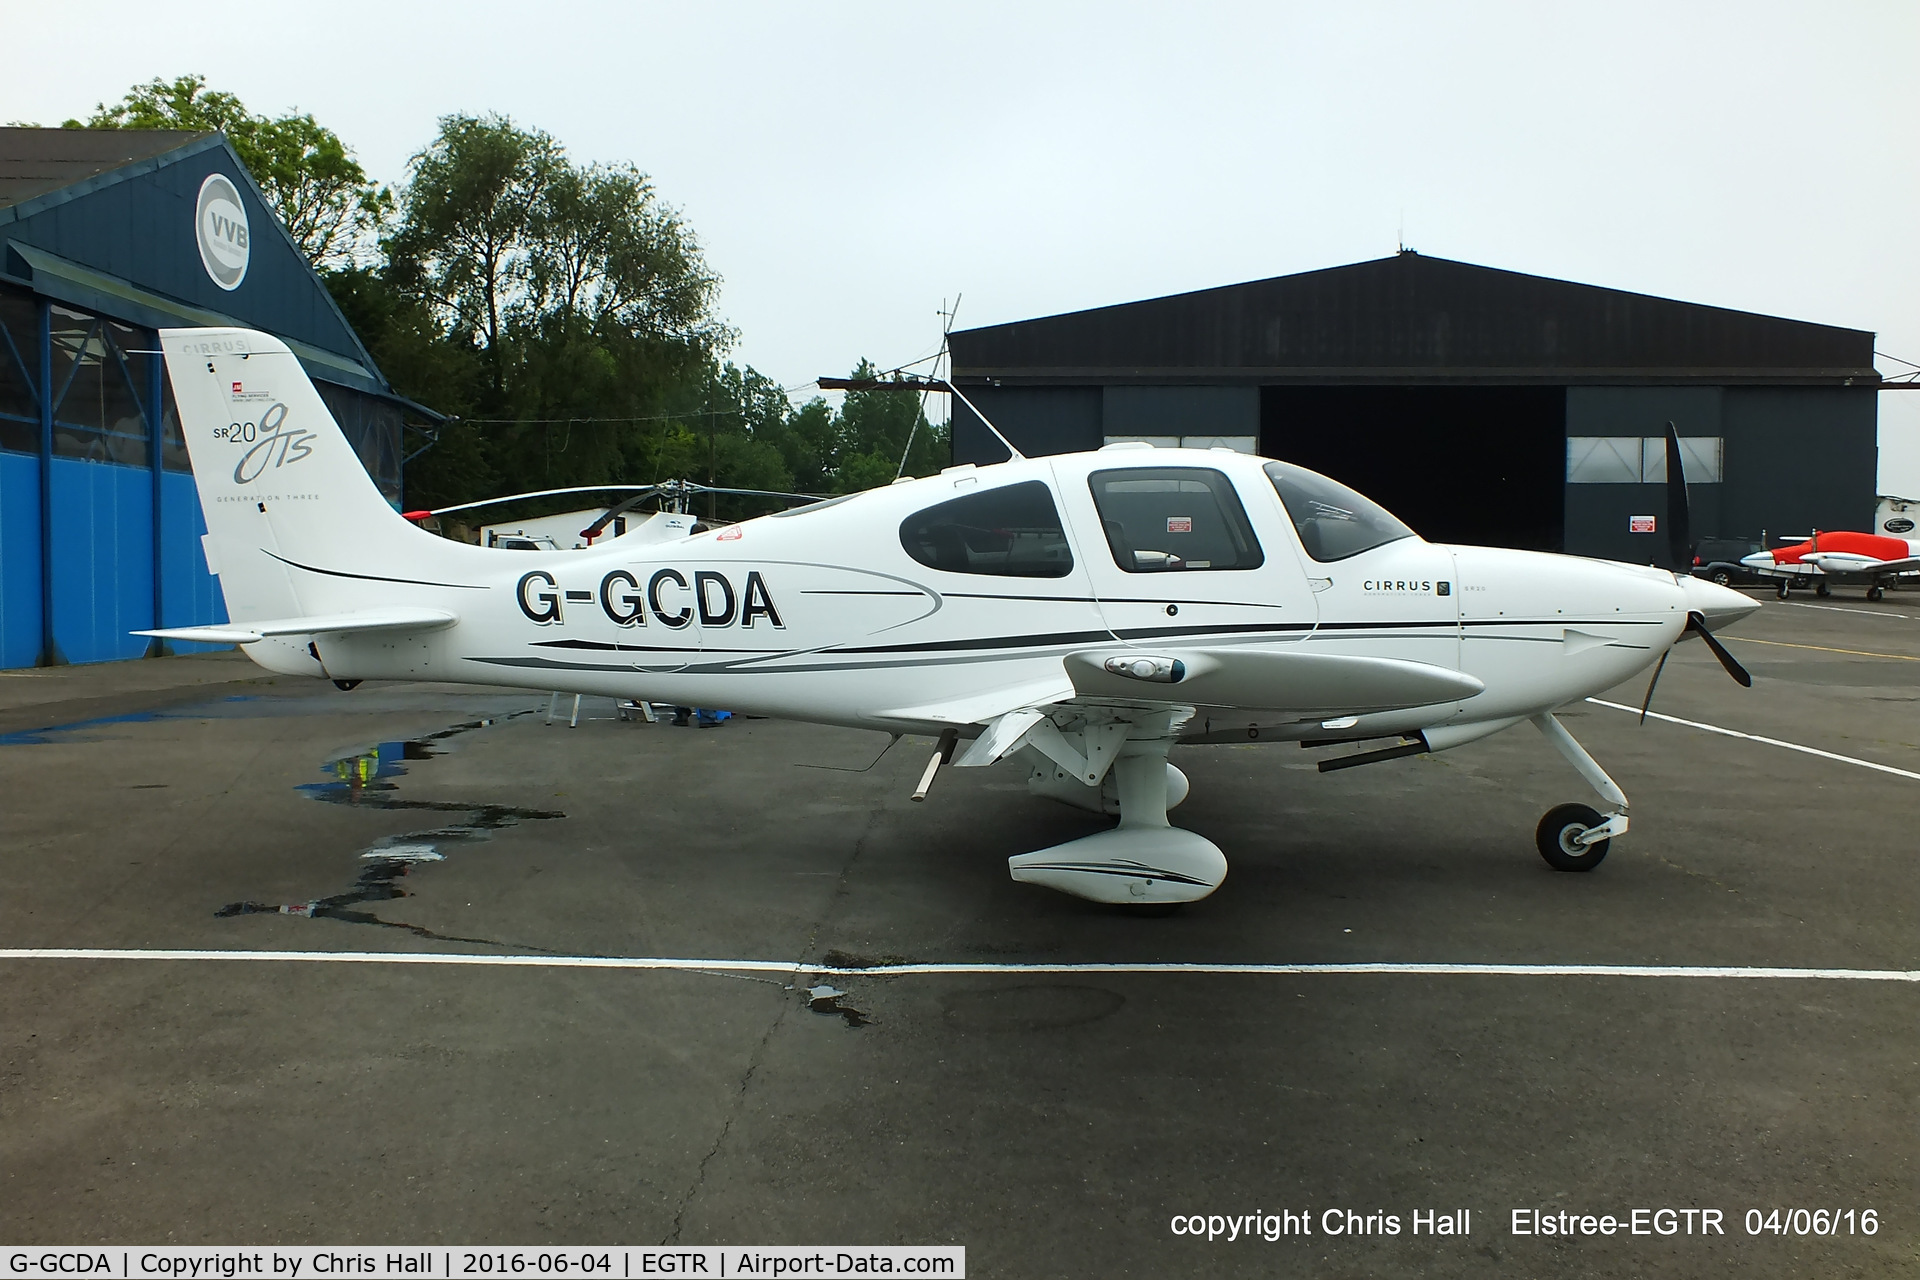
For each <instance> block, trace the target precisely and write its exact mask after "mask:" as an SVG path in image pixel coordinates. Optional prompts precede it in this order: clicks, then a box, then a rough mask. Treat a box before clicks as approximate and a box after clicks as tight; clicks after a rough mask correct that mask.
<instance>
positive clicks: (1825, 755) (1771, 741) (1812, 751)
mask: <svg viewBox="0 0 1920 1280" xmlns="http://www.w3.org/2000/svg"><path fill="white" fill-rule="evenodd" d="M1587 701H1588V702H1591V703H1592V704H1593V705H1594V706H1596V707H1612V708H1613V709H1614V710H1615V711H1625V712H1627V713H1628V714H1629V715H1636V716H1637V715H1639V714H1640V708H1638V707H1629V706H1626V705H1625V704H1623V703H1619V702H1608V701H1607V700H1606V699H1605V698H1588V699H1587ZM1647 719H1649V720H1665V721H1666V722H1667V723H1668V724H1683V725H1685V726H1687V728H1689V729H1704V730H1706V731H1707V732H1708V733H1718V734H1721V735H1723V736H1725V737H1728V738H1745V739H1746V740H1747V741H1748V742H1764V743H1766V744H1767V745H1768V746H1770V747H1782V748H1785V749H1786V750H1788V751H1798V752H1800V753H1801V754H1803V755H1809V756H1819V757H1820V758H1821V759H1822V760H1838V761H1839V762H1840V763H1841V764H1855V765H1859V766H1860V767H1861V768H1862V769H1873V770H1875V771H1876V772H1879V773H1891V774H1893V775H1894V776H1895V777H1898V778H1911V779H1913V780H1914V781H1915V782H1920V773H1914V772H1912V771H1911V770H1908V769H1896V768H1894V767H1893V766H1892V765H1890V764H1877V763H1875V762H1874V761H1872V760H1862V759H1860V758H1859V757H1858V756H1843V755H1841V754H1840V753H1839V752H1837V751H1822V750H1821V749H1820V748H1818V747H1803V746H1801V745H1800V744H1799V743H1797V742H1782V741H1781V740H1780V739H1778V738H1765V737H1762V736H1761V735H1759V734H1757V733H1742V732H1740V731H1739V730H1738V729H1723V728H1721V727H1720V726H1719V725H1717V724H1702V723H1700V721H1698V720H1682V719H1681V718H1680V717H1679V716H1668V715H1662V714H1661V713H1660V712H1658V711H1649V712H1647Z"/></svg>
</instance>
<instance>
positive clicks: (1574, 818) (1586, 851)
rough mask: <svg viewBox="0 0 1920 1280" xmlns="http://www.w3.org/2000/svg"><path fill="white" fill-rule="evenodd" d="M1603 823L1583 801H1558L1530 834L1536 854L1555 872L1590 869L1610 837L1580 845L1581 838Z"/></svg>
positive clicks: (1597, 861)
mask: <svg viewBox="0 0 1920 1280" xmlns="http://www.w3.org/2000/svg"><path fill="white" fill-rule="evenodd" d="M1604 824H1605V820H1604V819H1603V818H1601V816H1600V813H1599V811H1598V810H1597V809H1594V808H1593V807H1592V806H1590V805H1584V804H1560V805H1555V806H1554V807H1553V808H1551V809H1549V810H1547V815H1546V817H1544V818H1542V819H1540V826H1539V828H1538V829H1537V830H1536V831H1535V832H1534V833H1533V842H1534V844H1536V845H1538V846H1539V848H1540V856H1541V857H1543V858H1545V859H1546V860H1547V865H1548V866H1550V867H1552V868H1553V869H1554V870H1555V871H1591V870H1593V869H1594V868H1595V867H1597V866H1599V865H1600V863H1601V860H1602V859H1604V858H1605V857H1606V856H1607V846H1608V845H1610V844H1612V843H1613V840H1612V838H1611V837H1603V838H1601V839H1599V840H1595V841H1593V842H1592V843H1591V844H1582V843H1581V837H1583V836H1585V835H1586V834H1587V833H1588V832H1590V831H1593V830H1595V829H1596V828H1598V827H1601V826H1603V825H1604Z"/></svg>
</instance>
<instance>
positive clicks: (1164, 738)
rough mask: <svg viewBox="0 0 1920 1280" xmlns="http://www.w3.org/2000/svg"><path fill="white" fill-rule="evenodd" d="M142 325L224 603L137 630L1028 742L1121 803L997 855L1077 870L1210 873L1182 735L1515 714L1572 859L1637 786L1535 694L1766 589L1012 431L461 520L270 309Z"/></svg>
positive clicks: (1162, 886)
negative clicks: (873, 461) (652, 494)
mask: <svg viewBox="0 0 1920 1280" xmlns="http://www.w3.org/2000/svg"><path fill="white" fill-rule="evenodd" d="M161 344H162V347H163V348H164V350H165V354H166V361H167V371H168V375H169V377H170V378H171V379H172V382H173V390H174V396H175V398H176V400H177V402H178V404H179V409H180V419H181V423H182V425H183V428H184V430H185V434H186V438H187V447H188V449H189V451H190V452H191V455H192V459H193V470H194V476H195V479H196V482H197V484H198V486H199V491H200V501H201V505H202V507H203V509H204V510H205V512H206V520H207V528H208V530H209V532H208V534H207V535H206V538H205V546H206V552H207V561H208V565H209V567H210V568H211V569H212V570H213V571H214V572H215V573H217V574H218V575H219V577H220V585H221V590H222V592H223V594H224V595H225V597H226V602H227V611H228V615H229V617H230V618H231V621H230V622H228V623H226V624H223V625H219V626H209V627H184V628H174V629H168V630H162V631H147V632H141V633H139V634H142V635H153V636H160V637H163V638H170V639H178V640H192V641H206V642H212V643H230V644H238V645H240V646H242V647H243V648H244V650H245V652H246V653H247V654H248V655H249V656H250V657H251V658H252V659H253V660H254V661H255V662H257V663H259V664H260V665H261V666H263V667H265V668H267V669H268V670H271V671H276V672H283V673H288V674H297V675H310V676H315V677H319V678H323V679H329V680H332V681H333V682H334V683H335V684H337V685H339V686H341V687H342V688H351V687H352V686H353V685H354V684H356V683H358V682H359V681H361V680H368V679H403V680H422V679H424V680H443V681H462V682H470V683H473V684H482V685H515V686H521V687H525V688H529V689H539V690H555V689H557V690H562V691H565V692H576V693H588V694H600V695H606V696H613V697H622V698H634V699H648V700H655V701H661V702H669V703H675V704H678V705H682V706H708V707H729V708H733V709H736V710H739V711H745V712H751V713H754V714H758V715H763V716H772V717H782V718H786V719H792V720H803V721H811V722H815V723H822V724H833V725H845V726H850V727H854V728H860V729H875V730H880V731H882V732H886V733H891V734H896V735H897V734H926V735H932V736H937V737H938V738H939V740H940V747H939V750H938V751H937V752H936V753H935V754H934V757H933V759H932V760H930V761H929V762H928V766H927V769H926V772H925V774H924V776H923V777H922V779H921V782H920V788H919V790H918V791H917V792H916V798H919V797H921V796H924V795H925V793H926V789H927V787H928V786H929V785H930V784H931V783H932V781H933V778H934V775H935V773H936V771H937V769H938V768H939V766H940V765H941V764H942V763H943V762H951V763H953V764H955V765H958V766H960V767H977V766H983V765H990V764H993V763H994V762H996V761H999V760H1004V759H1007V758H1008V757H1017V758H1018V761H1019V763H1020V766H1021V767H1022V768H1024V769H1025V770H1026V771H1027V774H1028V782H1029V786H1030V787H1031V789H1032V790H1033V791H1034V792H1036V793H1038V794H1040V795H1044V796H1049V797H1052V798H1055V799H1060V800H1065V801H1068V802H1070V803H1073V804H1077V805H1080V806H1082V807H1084V808H1087V809H1090V810H1093V811H1095V812H1106V813H1117V814H1118V816H1119V824H1118V826H1117V827H1116V828H1115V829H1113V830H1110V831H1105V832H1101V833H1099V834H1097V835H1092V836H1088V837H1085V838H1084V839H1080V840H1074V841H1071V842H1069V843H1067V844H1063V845H1059V846H1057V847H1054V848H1050V849H1042V850H1039V851H1037V852H1033V853H1026V854H1021V855H1019V856H1017V857H1014V858H1012V859H1010V860H1009V862H1010V867H1011V870H1012V874H1013V877H1014V879H1016V880H1021V881H1026V882H1030V883H1034V884H1040V885H1045V886H1048V887H1051V888H1054V889H1058V890H1062V891H1064V892H1066V893H1070V894H1075V895H1077V896H1079V897H1083V898H1090V899H1093V900H1095V901H1100V902H1110V903H1131V904H1165V903H1176V902H1182V901H1189V900H1192V899H1197V898H1202V897H1205V896H1206V895H1207V894H1209V893H1211V892H1213V891H1214V890H1215V889H1216V888H1218V887H1219V885H1220V883H1221V881H1222V880H1223V879H1224V877H1225V875H1226V871H1227V863H1226V859H1225V858H1224V857H1223V856H1222V854H1221V852H1220V850H1219V849H1218V848H1217V847H1216V846H1215V845H1214V844H1213V843H1212V842H1211V841H1209V840H1206V839H1204V838H1203V837H1201V836H1199V835H1197V834H1195V833H1193V832H1191V831H1184V830H1180V829H1178V828H1175V827H1172V826H1170V825H1169V824H1168V822H1167V810H1168V809H1169V808H1170V807H1172V806H1174V805H1177V804H1178V803H1180V801H1181V800H1183V799H1184V798H1185V796H1186V794H1187V781H1186V778H1185V777H1184V776H1183V775H1182V774H1181V772H1180V770H1179V769H1177V768H1175V767H1174V766H1173V765H1171V764H1169V763H1168V760H1167V754H1168V749H1169V748H1170V747H1172V746H1173V745H1174V744H1175V743H1176V742H1186V743H1193V742H1247V741H1261V742H1296V741H1298V742H1306V743H1309V744H1336V743H1359V742H1369V741H1372V742H1379V741H1380V740H1389V741H1390V742H1391V743H1392V745H1388V746H1385V747H1384V748H1380V749H1375V750H1368V751H1362V752H1359V753H1358V754H1352V755H1346V756H1342V757H1339V758H1336V759H1331V760H1323V761H1321V768H1322V769H1328V768H1342V767H1347V766H1351V765H1356V764H1366V763H1372V762H1374V761H1379V760H1386V759H1392V758H1395V757H1399V756H1406V755H1412V754H1416V753H1419V752H1426V751H1444V750H1447V749H1449V748H1451V747H1457V746H1459V745H1461V744H1462V743H1467V742H1473V741H1475V740H1477V739H1480V738H1484V737H1486V736H1488V735H1489V734H1493V733H1498V732H1500V731H1501V730H1503V729H1507V728H1510V727H1512V726H1514V725H1517V724H1520V723H1521V722H1523V721H1531V722H1532V723H1533V724H1534V726H1535V727H1537V728H1538V729H1539V730H1540V732H1541V733H1542V734H1544V735H1545V736H1546V738H1547V740H1548V741H1549V742H1551V743H1552V744H1553V745H1554V747H1555V748H1556V749H1557V750H1558V751H1559V752H1560V753H1561V754H1562V755H1563V756H1565V757H1566V759H1567V760H1568V761H1569V762H1570V763H1571V764H1572V765H1573V767H1574V768H1575V769H1576V770H1577V771H1578V772H1579V773H1580V775H1581V776H1582V777H1583V778H1585V779H1586V780H1587V782H1588V783H1590V784H1591V785H1592V787H1593V788H1594V790H1595V791H1597V792H1598V793H1599V794H1600V796H1601V797H1602V798H1603V800H1604V801H1605V803H1606V806H1607V812H1606V814H1605V815H1604V816H1603V815H1602V814H1601V813H1599V812H1597V811H1596V810H1594V809H1593V808H1591V807H1590V806H1587V805H1584V804H1563V805H1559V806H1557V807H1555V808H1554V809H1552V810H1550V811H1549V812H1548V813H1547V815H1546V817H1545V818H1544V819H1543V820H1542V821H1541V823H1540V826H1539V830H1538V832H1537V833H1536V840H1537V844H1538V846H1539V849H1540V852H1541V853H1542V855H1543V856H1544V857H1545V858H1546V859H1547V861H1548V862H1549V863H1551V864H1552V865H1553V866H1555V867H1557V868H1559V869H1561V870H1568V871H1583V870H1589V869H1591V868H1592V867H1594V866H1595V865H1597V864H1598V863H1599V862H1600V860H1601V859H1602V858H1603V857H1604V856H1605V855H1606V852H1607V848H1608V845H1609V842H1610V841H1611V839H1612V838H1613V837H1615V836H1618V835H1621V834H1622V833H1624V832H1625V831H1626V830H1627V798H1626V796H1625V795H1624V794H1623V793H1622V792H1621V790H1620V788H1619V787H1618V786H1617V785H1615V783H1614V781H1613V780H1612V779H1611V778H1609V777H1608V776H1607V774H1606V773H1605V771H1604V770H1602V769H1601V767H1600V766H1599V765H1598V764H1597V763H1595V762H1594V760H1593V758H1592V757H1591V756H1589V755H1588V754H1587V753H1586V751H1584V750H1583V749H1582V748H1581V747H1580V745H1579V744H1578V743H1576V742H1575V741H1574V740H1573V738H1572V737H1571V736H1570V735H1569V734H1568V733H1567V731H1566V729H1565V728H1564V727H1562V726H1561V724H1560V723H1559V721H1558V720H1556V719H1555V718H1554V715H1553V712H1554V709H1555V708H1557V707H1559V706H1561V705H1563V704H1565V703H1567V702H1570V701H1573V700H1575V699H1578V698H1581V697H1583V696H1585V695H1588V694H1593V693H1598V692H1600V691H1601V690H1604V689H1608V688H1611V687H1612V686H1614V685H1616V684H1618V683H1620V682H1621V681H1622V680H1625V679H1627V678H1628V677H1630V676H1632V675H1634V674H1635V673H1636V672H1639V671H1642V670H1644V669H1646V668H1647V667H1648V666H1650V665H1651V664H1652V663H1653V662H1654V661H1655V660H1656V659H1660V660H1662V661H1663V662H1664V658H1665V656H1666V654H1667V652H1668V651H1669V650H1670V649H1671V648H1672V647H1673V646H1674V645H1675V644H1677V643H1678V642H1679V641H1681V640H1682V639H1683V638H1685V637H1686V636H1688V635H1696V634H1697V635H1700V636H1701V637H1702V638H1703V639H1704V640H1705V641H1706V642H1707V644H1708V645H1709V646H1710V647H1711V648H1712V649H1713V650H1714V652H1715V653H1716V655H1718V656H1719V657H1720V660H1721V662H1722V663H1723V664H1724V665H1725V666H1726V667H1727V669H1728V670H1729V671H1730V672H1732V673H1734V674H1735V677H1736V678H1737V679H1741V680H1742V681H1743V682H1746V673H1745V672H1744V671H1741V670H1740V668H1739V665H1738V664H1737V663H1736V662H1734V660H1733V658H1732V656H1731V655H1729V654H1727V652H1726V651H1725V649H1724V648H1723V647H1722V646H1721V645H1720V644H1719V643H1718V642H1717V641H1715V640H1714V639H1713V637H1712V636H1711V634H1709V633H1710V630H1711V629H1712V628H1713V627H1716V626H1720V625H1724V624H1726V623H1730V622H1733V621H1736V620H1738V619H1739V618H1742V617H1744V616H1745V615H1747V614H1749V613H1751V612H1752V611H1753V610H1755V609H1756V608H1758V607H1759V606H1758V604H1757V603H1756V602H1755V601H1753V600H1750V599H1748V598H1747V597H1745V596H1743V595H1740V594H1738V593H1737V592H1733V591H1729V590H1727V589H1725V588H1723V587H1718V586H1715V585H1714V584H1712V583H1710V582H1705V581H1701V580H1698V579H1694V578H1691V577H1686V576H1681V577H1676V576H1675V575H1674V574H1673V573H1670V572H1667V571H1665V570H1659V569H1653V568H1645V567H1639V566H1633V565H1625V564H1616V563H1611V562H1606V561H1597V560H1586V559H1579V558H1576V557H1571V556H1561V555H1549V554H1545V553H1537V552H1526V551H1512V550H1504V549H1496V548H1488V547H1457V546H1439V545H1434V544H1432V543H1428V542H1425V541H1423V540H1421V539H1420V538H1419V537H1417V536H1415V535H1414V534H1413V532H1412V531H1411V530H1409V529H1408V528H1407V527H1406V526H1405V525H1403V524H1401V523H1400V522H1399V521H1398V520H1396V519H1395V518H1394V517H1393V516H1391V515H1390V514H1388V513H1387V512H1386V511H1384V510H1382V509H1381V508H1380V507H1378V506H1376V505H1375V504H1374V503H1372V502H1370V501H1368V500H1367V499H1365V498H1363V497H1361V496H1360V495H1359V494H1356V493H1354V492H1352V491H1351V490H1349V489H1347V488H1345V487H1344V486H1342V485H1339V484H1337V483H1335V482H1334V481H1332V480H1329V479H1327V478H1326V477H1324V476H1320V475H1317V474H1315V473H1313V472H1311V471H1307V470H1304V469H1302V468H1300V467H1296V466H1292V465H1290V464H1288V463H1285V462H1271V461H1266V460H1263V459H1260V458H1255V457H1250V456H1247V455H1243V454H1238V453H1233V452H1229V451H1225V450H1212V451H1207V450H1187V449H1154V448H1151V447H1148V446H1131V447H1129V446H1109V447H1108V448H1106V449H1102V450H1100V451H1098V452H1093V453H1079V454H1068V455H1063V456H1056V457H1046V458H1032V459H1029V458H1023V457H1021V456H1020V455H1019V454H1018V453H1017V451H1014V450H1012V447H1011V446H1008V448H1009V452H1011V453H1013V459H1012V460H1011V461H1009V462H1006V463H1002V464H998V465H993V466H983V467H976V466H971V465H967V466H958V467H951V468H948V469H947V470H946V471H943V472H942V473H940V474H939V475H937V476H929V477H926V478H924V479H914V480H904V481H899V482H896V483H895V484H893V485H892V486H890V487H887V488H882V489H874V490H869V491H868V492H865V493H859V494H853V495H850V496H847V497H839V498H833V499H830V500H827V501H823V502H818V503H815V504H813V505H811V506H805V507H800V508H796V509H794V510H790V511H784V512H780V513H778V514H775V515H771V516H765V517H762V518H759V519H755V520H748V521H745V522H743V523H741V524H736V525H731V526H728V527H726V528H724V529H719V530H715V531H712V532H706V533H701V534H698V535H696V536H692V537H687V538H684V539H680V540H676V541H669V542H662V543H652V544H648V545H628V542H627V540H624V539H623V540H618V541H616V542H614V543H613V544H612V545H610V546H605V547H594V548H586V549H581V550H573V551H517V552H512V553H507V552H501V551H495V550H488V549H485V548H481V547H474V546H469V545H466V544H464V543H459V542H452V541H448V540H446V539H442V538H438V537H435V536H433V535H431V534H429V533H426V532H424V531H422V530H420V529H417V528H415V527H414V526H412V525H410V524H409V523H407V521H406V520H404V519H403V518H402V517H401V516H400V515H399V514H398V513H396V512H395V511H394V510H393V509H392V508H391V507H389V506H388V505H387V503H386V502H385V501H384V500H383V499H382V498H381V496H380V494H379V492H378V491H377V490H376V489H375V488H374V485H373V482H372V480H371V479H370V478H369V477H368V476H367V474H366V472H365V470H364V469H363V468H362V466H361V465H360V463H359V461H358V459H356V458H355V456H354V454H353V452H352V450H351V449H350V448H349V447H348V445H347V443H346V440H345V438H344V437H343V436H342V435H341V434H340V431H339V429H338V428H337V427H336V426H335V424H334V422H333V419H332V418H331V417H330V416H329V414H328V412H327V409H326V407H325V405H324V404H323V403H322V402H321V400H320V397H319V396H318V394H316V392H315V391H314V389H313V386H312V384H311V383H310V382H309V381H308V380H307V377H306V375H305V373H304V372H303V371H302V370H301V368H300V365H299V363H298V362H297V361H296V360H295V358H294V357H293V356H292V355H291V354H290V353H289V352H288V350H287V348H286V347H285V346H284V345H283V344H282V343H280V342H279V341H278V340H277V339H275V338H272V337H269V336H267V335H264V334H260V333H254V332H250V331H247V330H239V329H180V330H166V331H163V332H162V334H161ZM1003 443H1004V441H1003ZM1670 448H1672V449H1673V450H1674V451H1675V452H1677V444H1671V445H1670ZM1670 474H1672V475H1675V476H1678V475H1679V468H1678V467H1674V468H1673V469H1672V470H1671V471H1670ZM1682 492H1684V489H1683V490H1682ZM1682 549H1683V550H1684V545H1683V547H1682ZM1656 679H1657V674H1656ZM1648 697H1649V699H1651V697H1652V688H1651V686H1650V687H1649V689H1648ZM963 741H964V742H965V743H966V745H965V746H964V748H963V747H962V746H961V743H962V742H963ZM956 753H957V758H956Z"/></svg>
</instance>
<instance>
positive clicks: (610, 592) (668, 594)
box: [568, 561, 713, 673]
mask: <svg viewBox="0 0 1920 1280" xmlns="http://www.w3.org/2000/svg"><path fill="white" fill-rule="evenodd" d="M703 586H706V587H708V590H709V595H711V594H713V592H712V588H711V586H710V584H707V583H704V582H702V581H700V579H699V576H698V575H697V574H696V573H695V572H694V571H693V570H692V569H689V568H688V567H687V566H685V565H661V564H657V563H655V564H649V563H646V562H644V561H642V562H639V563H636V564H627V565H622V566H620V567H618V568H615V569H611V570H608V571H607V572H605V573H603V574H602V575H600V577H599V578H598V586H597V590H596V591H595V592H594V594H593V598H592V599H591V601H590V602H589V601H586V600H582V601H579V602H578V605H575V604H574V603H573V601H574V598H575V597H576V596H581V595H584V594H585V593H584V592H577V591H570V592H568V600H569V606H570V607H581V606H586V605H588V604H589V603H590V604H591V607H592V608H593V609H594V610H595V611H597V612H599V613H601V614H604V615H605V617H606V619H607V620H608V621H610V622H612V623H613V624H615V628H616V630H617V632H618V638H617V639H616V641H615V643H616V644H617V645H618V646H619V649H620V652H621V655H622V656H623V657H624V658H625V659H626V663H627V665H628V666H630V667H632V668H634V669H635V670H636V671H650V672H654V673H668V672H675V671H683V670H685V669H686V668H687V667H688V666H689V665H691V664H692V663H693V662H694V660H695V659H696V658H698V657H699V656H700V649H701V640H702V636H701V625H700V624H701V613H702V610H701V608H700V602H699V597H698V595H697V594H696V593H697V591H698V590H699V588H701V587H703Z"/></svg>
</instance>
